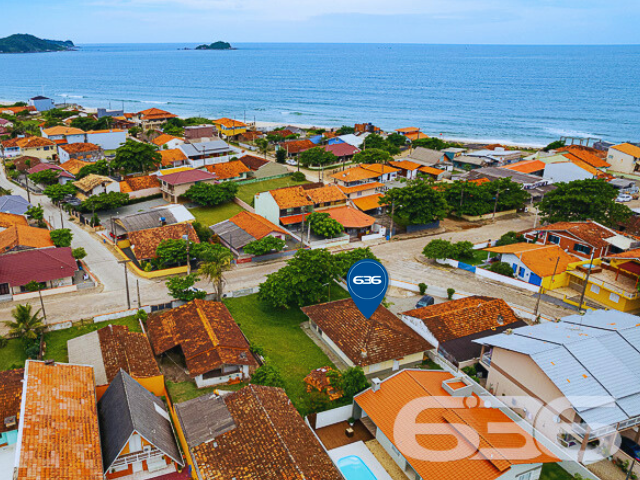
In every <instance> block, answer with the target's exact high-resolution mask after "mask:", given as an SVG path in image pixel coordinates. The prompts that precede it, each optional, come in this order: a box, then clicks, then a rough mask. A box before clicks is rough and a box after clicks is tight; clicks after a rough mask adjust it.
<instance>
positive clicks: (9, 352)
mask: <svg viewBox="0 0 640 480" xmlns="http://www.w3.org/2000/svg"><path fill="white" fill-rule="evenodd" d="M26 359H27V356H26V355H25V353H24V343H23V342H22V340H19V339H12V340H9V341H8V342H7V345H6V346H5V347H3V348H0V370H11V369H12V368H20V367H23V366H24V362H25V360H26Z"/></svg>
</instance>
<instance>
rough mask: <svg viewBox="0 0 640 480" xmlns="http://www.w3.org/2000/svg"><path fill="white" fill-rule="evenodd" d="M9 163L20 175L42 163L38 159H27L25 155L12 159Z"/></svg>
mask: <svg viewBox="0 0 640 480" xmlns="http://www.w3.org/2000/svg"><path fill="white" fill-rule="evenodd" d="M11 161H12V162H13V165H14V166H15V167H16V170H17V171H19V172H20V173H22V172H26V171H27V170H29V169H30V168H33V167H35V166H36V165H38V164H40V163H42V160H41V159H39V158H38V157H29V156H26V155H23V156H21V157H14V158H13V160H11Z"/></svg>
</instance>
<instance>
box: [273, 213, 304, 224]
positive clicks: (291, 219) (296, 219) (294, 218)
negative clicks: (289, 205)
mask: <svg viewBox="0 0 640 480" xmlns="http://www.w3.org/2000/svg"><path fill="white" fill-rule="evenodd" d="M309 215H310V214H309V213H305V217H304V218H307V217H308V216H309ZM280 223H281V224H282V225H293V224H296V223H302V214H299V215H290V216H288V217H280Z"/></svg>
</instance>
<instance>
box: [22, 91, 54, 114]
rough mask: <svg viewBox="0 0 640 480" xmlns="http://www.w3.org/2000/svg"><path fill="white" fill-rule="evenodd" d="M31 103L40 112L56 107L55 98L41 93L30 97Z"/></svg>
mask: <svg viewBox="0 0 640 480" xmlns="http://www.w3.org/2000/svg"><path fill="white" fill-rule="evenodd" d="M29 105H30V106H31V107H35V108H36V110H38V111H39V112H46V111H47V110H51V109H52V108H55V107H56V104H55V102H54V101H53V100H51V99H50V98H47V97H43V96H40V95H38V96H37V97H33V98H30V99H29Z"/></svg>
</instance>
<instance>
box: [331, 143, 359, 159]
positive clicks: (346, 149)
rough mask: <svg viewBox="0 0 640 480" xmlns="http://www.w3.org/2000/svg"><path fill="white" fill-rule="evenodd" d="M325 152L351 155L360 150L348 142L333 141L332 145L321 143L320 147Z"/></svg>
mask: <svg viewBox="0 0 640 480" xmlns="http://www.w3.org/2000/svg"><path fill="white" fill-rule="evenodd" d="M321 148H322V149H323V150H324V151H325V152H331V153H333V154H334V155H335V156H336V157H338V158H340V157H351V156H353V155H355V154H356V153H358V152H360V149H359V148H358V147H354V146H353V145H349V144H348V143H334V144H333V145H323V146H322V147H321Z"/></svg>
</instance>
